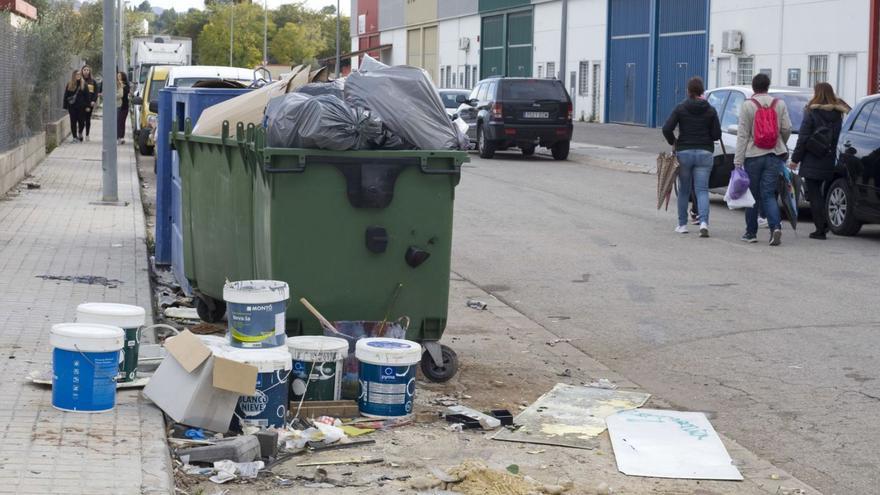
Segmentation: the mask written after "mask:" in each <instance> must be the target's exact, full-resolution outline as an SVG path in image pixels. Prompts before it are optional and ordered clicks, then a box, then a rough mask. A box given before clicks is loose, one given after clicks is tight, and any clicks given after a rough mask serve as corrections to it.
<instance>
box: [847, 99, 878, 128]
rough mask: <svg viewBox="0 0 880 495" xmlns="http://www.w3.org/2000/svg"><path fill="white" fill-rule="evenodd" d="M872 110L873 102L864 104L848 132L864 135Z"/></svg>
mask: <svg viewBox="0 0 880 495" xmlns="http://www.w3.org/2000/svg"><path fill="white" fill-rule="evenodd" d="M873 108H874V103H873V102H871V103H866V104H865V105H864V106H863V107H862V109H861V110H860V111H859V115H858V116H857V117H856V118H855V120H853V125H852V127H850V130H852V131H853V132H861V133H864V132H865V129H866V127H867V125H868V118H869V117H870V116H871V110H872V109H873Z"/></svg>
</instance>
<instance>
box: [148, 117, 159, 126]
mask: <svg viewBox="0 0 880 495" xmlns="http://www.w3.org/2000/svg"><path fill="white" fill-rule="evenodd" d="M147 125H148V126H150V127H152V128H154V129H155V128H156V127H157V126H158V125H159V119H158V118H157V117H156V116H155V115H150V116H149V117H147Z"/></svg>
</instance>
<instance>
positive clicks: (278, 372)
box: [208, 344, 293, 431]
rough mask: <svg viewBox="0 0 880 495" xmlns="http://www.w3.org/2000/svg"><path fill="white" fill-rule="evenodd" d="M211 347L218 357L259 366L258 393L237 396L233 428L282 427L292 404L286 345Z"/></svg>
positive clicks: (289, 366)
mask: <svg viewBox="0 0 880 495" xmlns="http://www.w3.org/2000/svg"><path fill="white" fill-rule="evenodd" d="M208 346H209V347H210V348H211V350H212V351H213V352H214V355H216V356H221V357H224V358H226V359H231V360H233V361H238V362H239V363H244V364H249V365H251V366H256V368H257V394H256V395H254V396H241V397H240V398H239V399H238V404H237V405H236V406H235V415H234V416H233V418H232V425H231V429H233V430H236V431H237V430H239V429H240V428H241V427H242V426H257V427H260V428H269V427H276V428H281V427H283V426H284V424H285V421H286V419H287V409H288V407H289V399H288V397H289V395H288V379H289V377H290V368H291V366H292V364H293V363H292V361H291V358H290V352H289V351H288V350H287V347H275V348H271V349H239V348H236V347H232V346H230V345H228V344H226V345H225V346H223V347H222V348H221V347H215V346H214V345H212V344H208Z"/></svg>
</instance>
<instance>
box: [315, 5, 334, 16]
mask: <svg viewBox="0 0 880 495" xmlns="http://www.w3.org/2000/svg"><path fill="white" fill-rule="evenodd" d="M319 12H320V14H321V15H332V16H334V17H335V16H336V6H335V5H325V6H323V7H321V10H320V11H319Z"/></svg>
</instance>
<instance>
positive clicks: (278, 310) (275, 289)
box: [223, 280, 290, 349]
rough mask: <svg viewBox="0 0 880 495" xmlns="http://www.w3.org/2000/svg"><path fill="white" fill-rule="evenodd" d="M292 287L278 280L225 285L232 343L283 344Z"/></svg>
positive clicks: (260, 346)
mask: <svg viewBox="0 0 880 495" xmlns="http://www.w3.org/2000/svg"><path fill="white" fill-rule="evenodd" d="M288 299H290V288H289V287H288V286H287V284H286V283H285V282H279V281H276V280H242V281H238V282H229V283H228V284H226V285H224V286H223V300H224V301H226V311H227V320H228V322H229V344H230V345H232V346H233V347H241V348H245V349H265V348H268V347H278V346H283V345H284V343H285V340H286V338H287V336H286V335H285V333H284V330H285V318H286V317H285V315H286V313H287V300H288Z"/></svg>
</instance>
